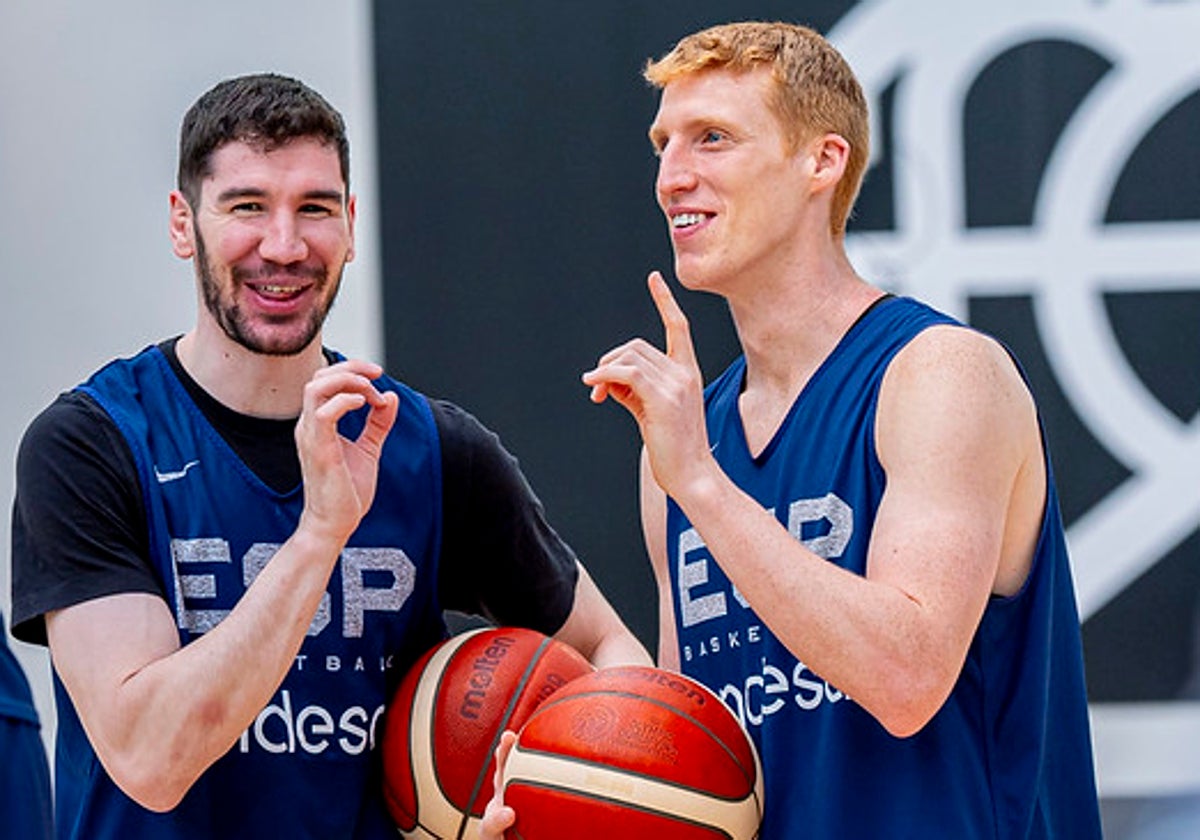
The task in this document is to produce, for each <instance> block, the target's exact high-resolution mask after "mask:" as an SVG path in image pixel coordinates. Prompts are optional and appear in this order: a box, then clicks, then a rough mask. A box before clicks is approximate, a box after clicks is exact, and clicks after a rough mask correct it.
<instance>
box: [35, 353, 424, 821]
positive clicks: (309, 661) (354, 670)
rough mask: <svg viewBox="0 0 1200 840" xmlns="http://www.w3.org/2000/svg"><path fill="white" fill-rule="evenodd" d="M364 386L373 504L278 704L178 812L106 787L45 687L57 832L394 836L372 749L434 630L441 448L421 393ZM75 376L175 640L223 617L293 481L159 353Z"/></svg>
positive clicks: (358, 418)
mask: <svg viewBox="0 0 1200 840" xmlns="http://www.w3.org/2000/svg"><path fill="white" fill-rule="evenodd" d="M375 384H376V385H377V387H379V388H381V389H387V390H391V391H394V392H396V393H397V394H398V395H399V397H400V411H399V417H398V418H397V420H396V425H395V428H394V429H393V430H392V432H391V434H390V435H389V436H388V440H387V443H386V445H385V447H384V450H383V456H382V459H381V464H380V471H379V483H378V489H377V492H376V494H375V503H374V505H373V506H372V508H371V510H370V511H369V512H368V513H367V515H366V516H365V517H364V519H363V520H362V522H361V524H360V525H359V527H358V529H357V530H356V531H355V532H354V534H353V536H352V537H351V538H350V540H349V542H348V544H347V546H346V547H345V548H344V549H343V551H342V554H341V556H340V558H339V559H338V562H337V565H336V566H335V568H334V570H333V574H332V576H331V578H330V582H329V585H328V587H327V591H326V593H325V597H324V599H323V601H322V603H321V606H320V608H319V609H318V612H317V614H316V616H315V617H314V619H313V622H312V624H311V626H310V627H309V630H308V635H307V637H306V638H305V641H304V644H303V646H302V648H301V650H300V653H299V655H298V656H297V657H296V660H295V662H294V663H293V665H292V668H291V670H290V671H289V672H288V674H287V677H286V678H285V680H284V682H283V684H282V685H281V686H280V688H279V689H278V690H277V691H276V693H275V696H274V698H273V699H272V700H271V701H270V702H269V703H268V704H267V706H266V707H265V708H264V709H263V710H262V712H261V713H260V714H259V715H258V717H257V719H256V720H255V721H254V723H253V724H252V725H251V726H250V727H249V729H247V731H246V732H245V733H244V734H243V735H242V737H241V738H240V739H239V741H238V742H237V743H235V744H234V745H233V747H232V748H231V749H230V750H229V752H228V753H227V754H226V755H225V756H223V757H222V758H221V759H219V760H218V761H217V762H216V763H215V764H214V765H213V766H212V767H211V768H209V770H208V771H207V772H205V773H204V774H203V775H202V776H201V777H200V779H199V780H198V781H197V782H196V783H195V785H194V786H193V787H192V789H191V790H190V791H189V792H188V794H187V796H186V797H185V798H184V800H183V801H182V803H181V804H180V805H179V806H178V807H177V808H175V809H173V810H172V811H171V812H169V813H166V814H156V813H152V812H150V811H147V810H145V809H144V808H142V807H140V806H139V805H137V804H136V803H134V802H133V801H132V800H131V799H129V798H128V797H126V796H125V795H124V794H123V793H122V792H121V791H120V790H119V789H118V788H117V787H116V786H115V785H114V784H113V783H112V781H111V780H110V779H109V777H108V776H107V774H106V773H105V772H104V770H103V768H102V767H101V766H100V764H99V762H98V760H97V758H96V755H95V753H94V752H93V750H92V748H91V746H90V744H89V742H88V739H87V736H86V735H85V733H84V732H83V730H82V728H81V726H80V721H79V718H78V716H77V714H76V712H75V710H74V708H73V707H72V705H71V703H70V700H69V698H68V697H67V695H66V692H65V691H64V690H63V688H62V686H61V684H59V683H57V681H56V695H57V701H58V707H59V735H58V749H57V753H58V755H57V761H58V766H57V798H58V804H57V812H58V819H59V832H60V836H67V837H78V838H87V840H95V839H96V838H130V837H137V838H148V839H149V840H167V838H197V837H205V838H210V837H211V838H216V837H220V838H234V837H247V838H250V837H253V838H260V837H288V838H334V837H336V838H355V839H356V840H358V839H361V838H389V840H390V838H393V837H395V836H396V830H395V828H394V827H393V826H392V824H391V821H390V820H389V818H388V816H387V812H386V810H385V806H384V803H383V798H382V787H381V781H380V770H379V767H380V762H379V758H378V753H377V751H376V749H375V747H376V744H377V743H378V739H379V737H380V735H381V733H382V730H381V727H380V722H381V718H382V714H383V711H384V705H385V703H386V701H387V697H388V692H389V690H390V689H391V688H392V687H394V685H395V683H396V682H397V681H398V679H399V677H400V675H402V674H403V672H404V669H405V668H406V667H407V665H408V664H409V663H410V662H412V661H413V660H414V659H415V658H416V657H417V656H418V655H419V654H420V653H421V652H422V651H423V650H425V649H426V648H428V647H429V646H430V645H432V644H433V643H435V642H436V641H438V640H439V639H441V638H443V636H444V634H445V625H444V624H443V621H442V615H441V609H440V607H439V604H438V602H437V567H436V562H437V560H436V558H437V554H438V547H439V541H440V536H441V535H440V527H441V498H442V492H441V460H440V450H439V447H438V442H437V432H436V429H435V426H434V422H433V416H432V414H431V412H430V410H429V406H428V404H427V403H426V401H425V399H424V398H423V397H421V396H420V395H419V394H417V393H415V392H413V391H411V390H410V389H408V388H407V387H405V386H404V385H402V384H400V383H398V382H395V381H393V380H390V379H387V378H383V379H380V380H378V381H376V383H375ZM81 388H82V390H84V391H85V392H87V393H88V394H90V395H91V396H92V397H93V398H94V399H95V400H96V401H97V402H98V403H99V404H100V405H101V406H102V407H103V408H104V410H105V411H106V412H107V413H108V414H109V415H110V416H111V417H112V419H113V421H114V422H115V423H116V425H117V427H118V428H119V429H120V431H121V432H122V434H123V436H124V437H125V439H126V440H127V441H128V443H129V446H130V448H131V449H132V450H133V455H134V460H135V462H136V464H137V469H138V474H139V477H140V483H141V489H142V495H143V501H144V504H145V508H146V512H147V517H148V521H149V534H150V551H151V555H152V561H153V564H154V567H155V570H156V572H157V574H158V575H159V577H160V579H161V583H162V587H163V591H164V592H165V593H166V596H167V600H168V602H169V604H170V607H171V610H172V612H173V613H174V615H175V618H176V623H177V625H178V627H179V639H180V642H181V643H182V644H187V643H188V642H191V641H193V640H194V639H196V638H198V637H199V636H200V635H202V634H203V633H205V632H207V631H208V630H210V629H211V628H212V627H214V626H215V625H216V624H217V623H218V622H219V621H221V619H222V618H223V617H224V616H225V615H226V614H228V612H229V611H230V610H231V609H232V608H233V607H234V605H235V604H236V603H237V601H238V599H239V598H240V597H241V596H242V594H243V593H244V592H245V591H246V588H247V586H248V585H249V584H250V583H251V582H252V581H253V580H254V578H255V576H256V575H257V574H258V572H259V571H260V570H261V569H262V568H263V566H264V565H265V564H266V563H267V561H268V560H270V558H271V556H272V555H273V554H274V552H275V551H276V549H277V548H278V547H279V546H280V545H281V544H282V543H283V542H284V541H285V540H287V538H288V537H289V536H290V535H291V534H292V532H293V531H294V530H295V528H296V525H297V522H298V521H299V517H300V512H301V509H302V507H303V503H304V500H303V492H302V489H301V488H300V487H297V488H296V489H294V490H293V491H291V492H289V493H285V494H280V493H277V492H275V491H273V490H271V489H270V488H269V487H267V486H266V485H265V484H263V483H262V482H261V481H260V480H259V479H258V477H257V476H255V475H254V474H253V473H252V472H251V471H250V470H249V469H248V468H247V467H246V465H245V464H244V463H243V462H242V461H241V460H240V459H239V458H238V457H237V456H236V455H235V454H234V452H233V451H232V450H231V449H230V448H229V446H228V445H227V444H226V443H225V441H224V440H223V439H222V438H221V437H220V436H219V435H218V434H217V433H216V431H215V430H214V429H213V428H212V426H211V425H210V424H209V423H208V421H207V420H206V419H205V418H204V415H203V414H202V413H201V411H200V409H199V408H198V407H197V406H196V405H195V403H194V402H193V401H192V400H191V398H190V397H189V396H188V394H187V392H186V391H185V390H184V387H183V385H182V384H181V383H180V382H179V380H178V379H177V377H176V376H175V375H174V373H173V372H172V371H171V369H170V365H169V364H168V362H167V360H166V358H165V357H164V356H163V354H162V353H161V352H160V351H159V350H158V349H157V348H156V347H151V348H147V349H146V350H144V351H142V352H141V353H140V354H138V355H137V356H135V357H133V358H132V359H125V360H118V361H115V362H113V363H110V364H109V365H108V366H106V367H104V368H103V369H101V370H100V371H99V372H97V373H96V375H95V376H93V377H92V378H91V379H90V380H89V381H88V382H87V383H85V384H84V385H82V386H81ZM365 418H366V409H362V410H360V411H358V412H355V413H354V414H352V415H349V416H347V417H346V418H344V419H343V421H342V428H341V431H342V433H343V434H344V435H346V436H348V437H351V438H353V437H355V436H357V434H358V433H359V431H360V430H361V428H362V426H363V423H364V421H365ZM197 725H198V726H199V725H202V723H201V722H199V721H197Z"/></svg>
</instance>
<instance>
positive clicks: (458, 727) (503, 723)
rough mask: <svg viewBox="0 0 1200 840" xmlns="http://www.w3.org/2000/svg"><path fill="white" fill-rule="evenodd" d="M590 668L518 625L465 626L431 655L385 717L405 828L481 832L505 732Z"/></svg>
mask: <svg viewBox="0 0 1200 840" xmlns="http://www.w3.org/2000/svg"><path fill="white" fill-rule="evenodd" d="M591 671H592V666H591V664H590V663H589V662H588V661H587V660H586V659H584V658H583V656H582V655H581V654H580V653H579V652H578V651H576V650H575V649H574V648H572V647H570V646H568V645H565V644H563V643H562V642H558V641H555V640H554V639H551V638H549V637H548V636H544V635H542V634H541V633H538V632H536V631H534V630H526V629H523V628H517V627H498V628H483V629H479V630H472V631H469V632H466V633H461V634H459V635H457V636H455V637H453V638H451V639H448V640H446V641H445V642H443V643H441V644H440V645H438V646H436V647H434V648H433V649H432V650H430V651H429V652H428V653H426V654H425V655H424V656H423V657H422V658H421V659H420V660H418V661H417V663H416V664H415V665H414V666H413V667H412V669H411V670H410V671H409V672H408V673H407V674H406V675H405V676H404V679H403V680H402V681H401V683H400V686H399V687H398V688H397V689H396V693H395V694H394V695H393V697H392V699H391V701H390V702H389V703H388V709H387V716H386V720H385V723H384V734H383V742H382V752H383V776H384V796H385V798H386V800H387V805H388V810H389V811H390V812H391V815H392V819H394V820H395V822H396V827H397V828H399V829H400V833H401V834H402V835H404V836H406V837H421V838H468V837H474V836H475V835H476V832H477V831H478V822H479V817H481V816H482V815H483V809H484V808H485V807H486V806H487V803H488V800H490V799H491V798H492V790H493V787H492V777H493V774H494V773H495V757H494V755H495V751H496V744H497V742H498V741H499V740H500V734H501V733H502V732H503V731H504V730H506V729H512V730H514V731H516V730H518V729H520V728H521V725H522V724H524V723H525V721H526V720H527V719H528V718H529V716H530V714H532V712H533V711H534V709H535V707H537V705H538V704H539V703H541V702H542V701H543V700H545V699H546V698H547V697H549V696H550V695H551V694H553V693H554V692H555V691H556V690H557V689H558V688H560V687H561V686H563V685H565V684H566V683H567V682H568V681H570V680H572V679H574V678H575V677H578V676H580V675H583V674H588V673H591Z"/></svg>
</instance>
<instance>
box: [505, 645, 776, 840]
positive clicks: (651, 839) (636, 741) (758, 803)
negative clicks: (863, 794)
mask: <svg viewBox="0 0 1200 840" xmlns="http://www.w3.org/2000/svg"><path fill="white" fill-rule="evenodd" d="M504 801H505V804H508V805H511V806H512V807H513V809H514V810H515V811H516V814H517V821H516V825H514V826H513V828H512V830H510V831H509V833H508V835H507V836H508V837H509V838H519V839H520V840H551V838H563V837H571V838H572V840H614V838H619V840H718V839H720V840H751V838H754V837H756V836H757V834H758V829H759V825H760V823H761V821H762V806H763V792H762V769H761V766H760V763H759V759H758V753H757V751H756V750H755V748H754V743H753V742H752V741H751V740H750V738H749V737H748V736H747V735H746V732H745V730H744V729H742V726H741V724H740V723H739V722H738V720H737V718H736V717H735V716H734V715H733V713H732V712H731V711H730V710H729V708H728V707H727V706H725V704H724V703H722V702H721V700H720V698H718V697H717V696H716V695H715V694H714V693H712V692H711V691H710V690H709V689H708V688H706V687H704V686H703V685H701V684H700V683H698V682H696V681H694V680H692V679H689V678H688V677H685V676H683V675H681V674H678V673H675V672H672V671H666V670H663V669H659V668H650V667H644V666H627V667H619V668H604V669H601V670H599V671H595V672H593V673H591V674H588V675H585V676H582V677H579V678H578V679H575V680H573V681H572V682H571V683H570V684H568V685H567V686H566V687H565V688H563V689H561V690H560V691H557V692H555V694H554V696H553V697H551V698H550V699H549V700H547V701H546V702H544V703H543V704H541V705H540V706H539V707H538V708H537V709H536V710H535V711H534V713H533V715H532V716H530V718H529V720H528V721H527V722H526V723H525V725H524V726H523V727H522V728H521V730H520V732H519V734H518V738H517V743H516V745H515V746H514V747H513V750H512V753H511V754H510V755H509V758H508V761H507V763H506V764H505V766H504Z"/></svg>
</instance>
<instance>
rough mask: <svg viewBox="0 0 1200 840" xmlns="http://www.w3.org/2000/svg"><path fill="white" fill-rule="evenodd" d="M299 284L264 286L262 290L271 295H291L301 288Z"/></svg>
mask: <svg viewBox="0 0 1200 840" xmlns="http://www.w3.org/2000/svg"><path fill="white" fill-rule="evenodd" d="M299 288H300V287H299V286H263V287H262V290H263V291H264V292H266V293H267V294H269V295H291V294H295V293H296V292H297V291H298V290H299Z"/></svg>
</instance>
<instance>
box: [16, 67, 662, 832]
mask: <svg viewBox="0 0 1200 840" xmlns="http://www.w3.org/2000/svg"><path fill="white" fill-rule="evenodd" d="M354 220H355V200H354V196H353V195H352V194H351V193H350V190H349V156H348V151H347V143H346V138H345V132H344V128H343V123H342V118H341V116H340V115H339V114H338V113H337V111H336V110H334V109H333V108H332V107H331V106H330V105H329V104H328V103H327V102H326V101H325V100H324V99H323V98H322V97H320V96H319V95H318V94H317V93H315V92H314V91H312V90H310V89H309V88H307V87H306V86H304V85H303V84H301V83H300V82H297V81H295V80H292V79H287V78H284V77H281V76H277V75H271V74H265V75H255V76H247V77H242V78H238V79H233V80H229V81H226V82H222V83H221V84H219V85H217V86H216V87H214V88H213V89H212V90H210V91H209V92H208V93H206V94H204V96H202V97H201V98H200V99H199V100H198V101H197V102H196V104H195V105H194V106H193V107H192V109H191V110H190V111H189V112H188V114H187V116H186V117H185V119H184V121H183V128H182V132H181V141H180V162H179V183H178V189H176V190H175V191H173V192H172V193H171V196H170V237H171V241H172V246H173V249H174V252H175V254H176V255H178V256H179V257H181V258H183V259H188V260H192V261H193V263H194V265H195V272H196V279H197V287H198V292H199V299H200V306H199V307H198V312H197V320H196V324H195V326H194V328H193V329H191V330H190V331H189V332H187V333H185V334H184V335H182V336H179V337H176V338H170V339H167V340H165V341H163V342H161V343H159V344H157V345H154V346H151V347H148V348H146V349H144V350H143V351H141V352H140V353H138V354H137V355H135V356H133V357H131V358H127V359H118V360H115V361H113V362H111V363H109V364H108V365H106V366H104V367H103V368H101V369H100V370H99V371H97V372H96V373H95V374H94V375H93V376H92V377H91V378H90V379H89V380H88V381H87V382H85V383H83V384H82V385H80V386H78V387H77V388H74V389H72V390H71V391H69V392H67V393H65V394H62V395H60V396H59V397H58V399H56V400H55V401H54V403H52V404H51V405H50V406H49V407H48V408H47V409H46V410H45V411H43V412H42V413H41V414H40V415H39V416H38V417H37V418H36V419H35V420H34V422H33V423H32V424H31V425H30V427H29V429H28V430H27V431H26V434H25V437H24V438H23V440H22V444H21V448H20V451H19V454H18V459H17V494H16V501H15V504H14V511H13V552H12V554H13V604H14V633H15V635H16V636H18V637H19V638H23V639H25V640H29V641H34V642H42V643H48V644H49V647H50V653H51V657H52V662H53V665H54V673H55V691H56V700H57V704H58V709H59V730H58V747H57V753H58V754H57V759H56V780H57V801H58V806H57V816H58V827H59V834H60V836H62V837H70V838H86V839H87V840H102V838H118V837H119V838H130V837H137V838H154V839H155V840H158V839H159V838H163V839H165V838H234V837H247V838H251V837H252V838H261V837H328V838H339V840H342V839H343V838H355V839H356V840H357V839H359V838H385V837H393V836H394V835H395V828H394V827H393V826H392V825H391V824H390V821H389V819H388V816H387V812H386V809H385V807H384V803H383V798H382V797H383V793H382V786H381V780H380V778H379V772H380V763H379V761H378V756H377V755H376V753H375V750H374V746H375V744H376V739H377V735H378V733H379V731H380V729H379V726H380V718H381V716H382V713H383V710H384V706H385V703H386V701H387V698H388V696H389V694H390V691H391V689H392V688H393V687H394V685H395V684H396V682H397V681H398V680H399V678H400V676H401V675H402V674H403V673H404V671H405V669H406V668H407V667H408V665H409V664H411V663H412V662H413V661H414V660H415V659H416V657H417V656H419V655H420V653H422V652H423V651H424V650H426V649H427V648H429V647H430V646H431V645H433V644H434V643H436V642H438V641H440V640H441V639H442V638H444V637H445V635H446V633H447V627H446V624H445V622H444V620H443V610H446V609H452V610H457V611H461V612H468V613H474V614H478V615H482V616H484V617H485V618H487V619H490V620H491V621H493V622H495V623H499V624H513V625H523V626H528V627H532V628H534V629H537V630H540V631H542V632H544V633H547V634H553V635H555V636H556V637H557V638H559V639H561V640H563V641H565V642H567V643H569V644H572V645H574V646H575V647H576V648H578V649H579V650H580V651H581V652H583V653H584V655H586V656H587V657H588V658H589V659H590V660H591V661H592V662H593V663H596V664H598V665H603V664H608V663H616V662H647V661H649V657H648V655H647V654H646V652H645V650H644V649H643V648H642V647H641V645H640V644H639V643H638V641H637V640H636V639H635V638H634V637H633V636H632V634H631V633H630V632H629V630H628V629H627V628H626V627H625V625H624V624H623V623H622V622H621V620H620V619H619V617H618V616H617V615H616V613H615V612H614V610H613V609H612V607H611V606H610V605H609V604H608V602H607V601H606V600H605V599H604V597H603V595H602V594H601V593H600V592H599V590H598V589H597V588H596V586H595V585H594V584H593V583H592V581H591V579H590V578H589V576H588V575H587V573H586V572H585V571H584V570H583V567H582V566H581V565H580V564H579V562H578V561H577V559H576V558H575V555H574V554H573V553H572V551H571V549H570V548H569V547H568V546H567V545H565V544H564V543H563V542H562V540H561V539H559V537H558V535H557V534H556V533H555V532H554V530H553V529H552V528H551V527H550V526H549V525H548V524H547V522H546V521H545V518H544V516H543V510H542V507H541V504H540V503H539V501H538V499H537V498H536V496H535V495H534V494H533V491H532V490H531V489H530V487H529V486H528V484H527V483H526V481H525V479H524V477H523V475H522V474H521V472H520V470H519V469H518V467H517V464H516V461H515V459H514V458H513V457H512V456H511V455H509V454H508V453H507V452H506V451H505V450H504V449H503V447H502V446H501V445H500V443H499V441H498V439H497V438H496V436H495V435H494V434H492V433H491V432H489V431H488V430H486V429H485V428H484V427H483V426H481V425H480V424H479V423H478V421H476V420H475V419H474V418H473V417H471V416H470V415H469V414H468V413H466V412H465V411H463V410H462V409H461V408H458V407H456V406H454V405H452V404H450V403H447V402H445V401H440V400H433V399H428V398H426V397H424V396H422V395H421V394H418V393H416V392H415V391H413V390H411V389H410V388H408V387H406V386H405V385H404V384H402V383H400V382H398V381H396V380H394V379H391V378H389V377H388V376H386V375H385V374H384V373H383V371H382V369H381V368H380V367H379V366H378V365H376V364H374V363H370V362H366V361H361V360H353V359H346V358H344V357H342V356H341V355H339V354H338V353H336V352H335V351H332V350H329V349H327V348H325V347H324V346H323V345H322V342H321V334H322V327H323V324H324V322H325V318H326V315H327V314H328V312H329V309H330V307H331V306H332V304H333V301H334V298H335V296H336V294H337V290H338V286H339V283H340V282H341V278H342V271H343V268H344V266H345V265H346V263H348V262H349V261H350V260H351V259H352V258H353V256H354Z"/></svg>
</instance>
